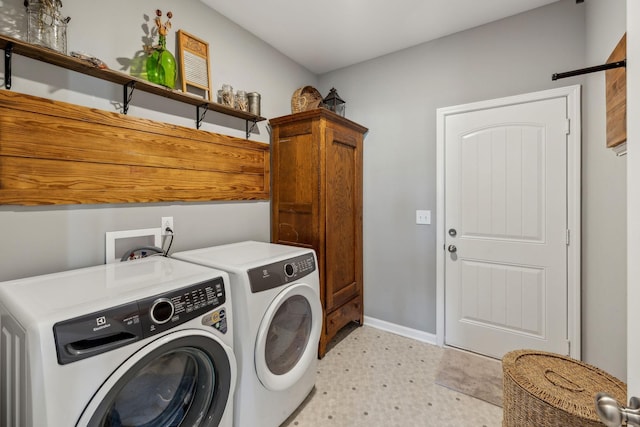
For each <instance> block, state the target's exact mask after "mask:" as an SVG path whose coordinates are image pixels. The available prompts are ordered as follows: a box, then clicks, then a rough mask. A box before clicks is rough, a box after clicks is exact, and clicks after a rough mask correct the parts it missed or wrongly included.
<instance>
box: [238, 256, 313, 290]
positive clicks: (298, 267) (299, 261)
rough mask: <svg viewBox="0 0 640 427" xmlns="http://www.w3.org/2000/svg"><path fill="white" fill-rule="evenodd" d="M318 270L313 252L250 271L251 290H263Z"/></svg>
mask: <svg viewBox="0 0 640 427" xmlns="http://www.w3.org/2000/svg"><path fill="white" fill-rule="evenodd" d="M315 270H316V259H315V256H314V254H313V252H309V253H308V254H304V255H300V256H297V257H295V258H290V259H287V260H284V261H278V262H274V263H272V264H267V265H263V266H261V267H256V268H252V269H251V270H249V271H248V274H249V284H250V285H251V292H253V293H256V292H262V291H266V290H269V289H273V288H277V287H278V286H282V285H284V284H286V283H289V282H293V281H295V280H299V279H301V278H303V277H304V276H306V275H308V274H310V273H312V272H314V271H315Z"/></svg>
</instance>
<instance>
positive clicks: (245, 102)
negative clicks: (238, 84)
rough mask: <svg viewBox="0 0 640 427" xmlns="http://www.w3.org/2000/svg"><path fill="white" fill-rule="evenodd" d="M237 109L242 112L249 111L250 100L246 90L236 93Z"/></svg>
mask: <svg viewBox="0 0 640 427" xmlns="http://www.w3.org/2000/svg"><path fill="white" fill-rule="evenodd" d="M236 108H237V109H238V110H240V111H249V99H248V98H247V92H245V91H244V90H239V91H237V92H236Z"/></svg>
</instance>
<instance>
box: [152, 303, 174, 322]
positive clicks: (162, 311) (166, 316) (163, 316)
mask: <svg viewBox="0 0 640 427" xmlns="http://www.w3.org/2000/svg"><path fill="white" fill-rule="evenodd" d="M174 311H175V308H174V307H173V303H172V302H171V300H170V299H168V298H158V299H157V300H155V301H154V302H153V304H151V309H150V310H149V314H150V316H151V320H152V321H153V323H156V324H158V325H162V324H163V323H167V322H168V321H169V320H171V318H172V317H173V313H174Z"/></svg>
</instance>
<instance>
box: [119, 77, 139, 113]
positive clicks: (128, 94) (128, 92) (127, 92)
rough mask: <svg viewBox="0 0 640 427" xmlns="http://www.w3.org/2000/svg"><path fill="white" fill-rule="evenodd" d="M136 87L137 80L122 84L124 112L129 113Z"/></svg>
mask: <svg viewBox="0 0 640 427" xmlns="http://www.w3.org/2000/svg"><path fill="white" fill-rule="evenodd" d="M135 88H136V82H135V81H134V80H132V81H130V82H129V83H127V84H126V85H124V86H122V90H123V97H124V99H123V101H124V107H122V112H123V113H124V114H127V113H128V112H129V104H130V103H131V98H133V91H134V90H135Z"/></svg>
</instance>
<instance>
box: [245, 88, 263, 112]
mask: <svg viewBox="0 0 640 427" xmlns="http://www.w3.org/2000/svg"><path fill="white" fill-rule="evenodd" d="M247 96H248V97H249V112H250V113H251V114H255V115H256V116H259V115H260V94H259V93H258V92H251V93H249V94H248V95H247Z"/></svg>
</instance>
